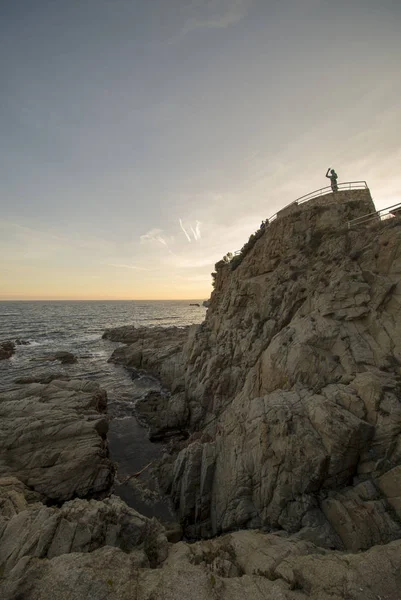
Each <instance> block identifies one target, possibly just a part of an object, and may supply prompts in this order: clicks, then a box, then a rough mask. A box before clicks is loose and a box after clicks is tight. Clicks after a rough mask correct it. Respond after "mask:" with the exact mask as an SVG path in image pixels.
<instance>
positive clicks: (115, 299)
mask: <svg viewBox="0 0 401 600" xmlns="http://www.w3.org/2000/svg"><path fill="white" fill-rule="evenodd" d="M188 300H199V298H14V299H12V298H0V302H186V301H188ZM201 300H208V298H201Z"/></svg>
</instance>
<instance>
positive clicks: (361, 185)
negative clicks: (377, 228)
mask: <svg viewBox="0 0 401 600" xmlns="http://www.w3.org/2000/svg"><path fill="white" fill-rule="evenodd" d="M337 189H338V191H343V190H347V189H348V190H358V189H369V188H368V184H367V183H366V181H343V182H342V183H338V184H337ZM330 191H332V187H331V186H330V185H328V186H326V187H324V188H319V189H317V190H314V191H313V192H310V193H309V194H305V196H301V197H300V198H297V199H296V200H293V201H292V202H290V203H289V204H287V205H286V206H283V208H280V210H278V211H277V212H276V213H274V215H272V216H271V217H269V218H268V219H266V221H265V227H268V226H269V225H270V223H272V221H275V220H276V219H277V215H278V213H280V212H281V211H282V210H285V209H286V208H289V207H290V206H293V205H294V204H297V205H299V204H303V203H304V202H308V201H309V200H313V199H314V198H320V196H325V195H326V194H328V193H330ZM333 193H335V192H333ZM238 254H241V250H236V251H235V252H234V256H237V255H238Z"/></svg>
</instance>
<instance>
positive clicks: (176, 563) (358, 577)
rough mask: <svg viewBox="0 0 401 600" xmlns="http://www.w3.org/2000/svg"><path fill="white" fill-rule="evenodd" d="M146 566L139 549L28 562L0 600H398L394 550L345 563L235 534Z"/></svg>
mask: <svg viewBox="0 0 401 600" xmlns="http://www.w3.org/2000/svg"><path fill="white" fill-rule="evenodd" d="M69 504H72V503H69ZM153 537H154V536H153ZM158 544H160V541H158ZM154 566H158V568H153V569H151V568H149V562H148V560H147V555H146V548H145V551H143V550H141V547H139V548H138V549H133V550H131V551H130V552H129V553H126V552H123V551H122V550H121V549H120V548H118V547H111V546H103V547H100V548H98V549H95V550H93V551H92V552H87V553H82V552H74V553H70V554H63V555H56V556H53V557H51V558H50V559H47V560H46V559H39V558H36V557H34V556H32V555H31V556H26V557H25V558H22V559H20V560H19V562H18V563H17V564H16V565H15V567H14V568H13V569H12V570H11V571H10V573H9V574H8V577H7V579H6V580H4V581H3V583H1V582H0V594H1V598H2V599H3V600H15V599H16V598H24V600H66V599H67V598H68V599H69V600H81V599H82V598H87V599H88V600H98V599H100V598H108V599H109V598H110V599H111V600H166V599H167V598H168V599H170V600H180V599H183V598H185V599H186V598H191V599H193V600H210V599H211V598H212V599H216V600H217V599H222V600H243V599H244V598H252V599H255V600H345V599H347V600H378V599H380V598H381V599H382V600H383V599H386V600H398V599H399V589H400V585H401V577H400V573H401V542H400V541H397V542H392V543H390V544H388V545H386V546H381V547H375V548H372V549H371V550H369V551H368V552H365V553H359V554H353V555H351V554H343V553H339V552H328V551H325V550H323V549H319V548H316V547H315V546H313V545H312V544H310V543H307V542H304V541H299V540H294V539H290V538H284V537H278V536H274V535H266V534H262V533H259V532H256V531H240V532H237V533H234V534H232V535H226V536H223V537H221V538H219V539H216V540H213V541H209V542H198V543H196V544H191V545H189V544H185V543H183V542H180V543H179V544H176V545H174V546H172V547H171V548H170V550H169V552H168V556H167V559H166V560H165V561H164V562H163V563H162V564H161V565H159V564H158V563H157V562H156V563H154Z"/></svg>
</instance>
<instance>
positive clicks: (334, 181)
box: [326, 167, 338, 192]
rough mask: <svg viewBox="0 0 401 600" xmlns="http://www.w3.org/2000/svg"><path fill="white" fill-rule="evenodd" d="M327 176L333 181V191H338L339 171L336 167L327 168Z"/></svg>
mask: <svg viewBox="0 0 401 600" xmlns="http://www.w3.org/2000/svg"><path fill="white" fill-rule="evenodd" d="M329 171H330V173H331V175H329ZM326 177H327V178H328V179H330V181H331V189H332V190H333V192H338V185H337V179H338V176H337V173H336V172H335V170H334V169H330V167H329V168H328V169H327V173H326Z"/></svg>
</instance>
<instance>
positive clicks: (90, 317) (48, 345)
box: [0, 300, 205, 521]
mask: <svg viewBox="0 0 401 600" xmlns="http://www.w3.org/2000/svg"><path fill="white" fill-rule="evenodd" d="M190 302H197V303H199V304H202V301H200V300H195V301H187V300H185V301H152V302H143V301H108V302H104V301H83V302H81V301H80V302H78V301H77V302H67V301H40V302H39V301H38V302H22V301H19V302H0V341H4V340H15V339H22V340H26V341H28V342H29V344H28V345H21V346H17V347H16V353H15V355H14V356H13V357H12V358H11V359H8V360H3V361H0V391H6V390H10V389H13V388H15V387H19V384H16V383H15V380H16V379H18V378H20V377H28V376H30V377H31V376H40V375H44V374H46V375H48V374H55V373H57V374H58V375H63V376H65V377H69V378H72V379H90V380H93V381H96V382H97V383H99V385H100V386H101V387H102V388H103V389H105V390H106V391H107V396H108V414H109V416H110V417H111V420H110V426H109V432H108V441H109V451H110V457H111V459H112V460H113V462H115V463H116V465H117V475H116V479H115V485H114V493H116V494H117V495H119V496H120V497H121V498H122V499H123V500H124V501H125V502H126V503H127V504H128V505H129V506H131V507H133V508H135V509H136V510H138V511H139V512H141V513H142V514H144V515H145V516H148V517H152V516H156V517H158V518H159V519H161V520H163V521H171V520H173V519H174V515H173V513H172V510H171V507H170V505H169V502H168V500H167V499H162V498H158V497H157V495H152V494H149V493H145V494H144V493H141V492H140V491H139V489H138V485H137V480H136V478H131V479H129V480H128V481H126V482H125V483H123V484H121V482H124V480H125V479H126V478H127V477H129V476H131V475H133V474H135V473H137V472H138V471H140V470H141V469H143V468H144V467H146V466H147V465H148V464H149V463H151V462H152V461H154V460H155V459H157V458H159V457H160V455H161V452H162V444H160V443H152V442H150V441H149V439H148V435H147V430H146V428H145V427H143V426H142V425H141V424H140V423H139V422H138V421H137V419H136V417H135V412H134V406H135V402H136V400H137V399H138V398H140V397H142V396H143V395H144V394H145V393H146V392H147V391H149V390H152V389H159V382H158V381H157V380H156V379H154V378H152V377H150V376H148V375H145V374H144V375H142V376H140V377H135V378H134V379H133V378H132V374H131V373H130V371H129V370H128V369H126V368H124V367H122V366H120V365H115V364H113V363H108V362H107V361H108V359H109V358H110V356H111V354H112V352H113V350H114V349H115V348H116V347H117V346H118V345H119V344H116V343H114V342H110V341H109V340H103V339H102V334H103V333H104V331H105V329H107V328H110V327H119V326H122V325H130V324H133V325H135V326H138V327H139V326H152V325H153V326H155V325H158V326H171V325H176V326H185V325H190V324H193V323H200V322H202V321H203V319H204V316H205V308H203V307H202V306H190ZM61 350H62V351H68V352H72V353H73V354H74V355H75V356H76V357H77V359H78V360H77V362H76V363H75V364H70V365H61V364H60V363H59V362H58V361H51V362H49V361H47V360H43V358H44V357H46V355H50V354H52V353H54V352H56V351H61Z"/></svg>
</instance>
